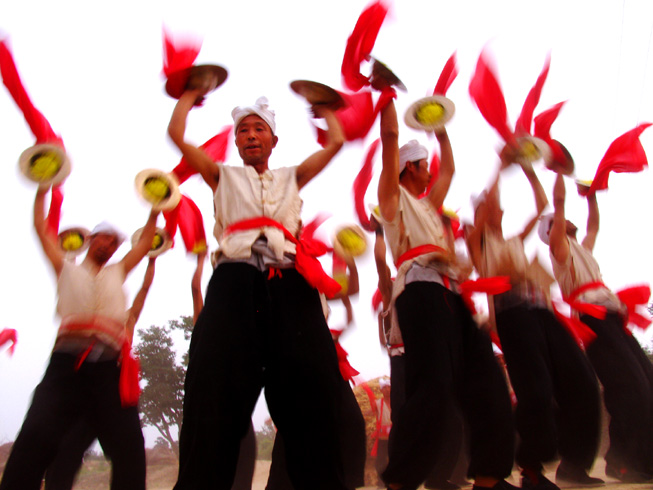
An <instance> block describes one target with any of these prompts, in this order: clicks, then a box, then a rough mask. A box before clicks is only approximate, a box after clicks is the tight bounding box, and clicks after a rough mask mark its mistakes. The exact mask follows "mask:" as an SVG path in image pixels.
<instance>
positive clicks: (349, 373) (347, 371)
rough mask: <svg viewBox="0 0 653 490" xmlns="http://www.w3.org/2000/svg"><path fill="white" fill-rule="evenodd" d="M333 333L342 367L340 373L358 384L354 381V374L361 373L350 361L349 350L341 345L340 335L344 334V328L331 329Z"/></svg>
mask: <svg viewBox="0 0 653 490" xmlns="http://www.w3.org/2000/svg"><path fill="white" fill-rule="evenodd" d="M329 330H330V332H331V335H332V336H333V343H334V345H335V347H336V354H337V355H338V367H339V368H340V374H341V376H342V377H343V379H344V380H345V381H347V382H351V383H352V384H354V385H356V381H354V376H358V375H359V374H360V373H359V372H358V371H356V369H354V368H353V367H352V365H351V364H350V363H349V359H348V356H349V354H348V353H347V351H346V350H345V349H344V348H343V347H342V345H340V340H339V338H340V336H341V335H342V332H343V331H342V330H335V329H329Z"/></svg>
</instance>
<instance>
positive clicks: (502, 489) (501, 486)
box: [472, 480, 519, 490]
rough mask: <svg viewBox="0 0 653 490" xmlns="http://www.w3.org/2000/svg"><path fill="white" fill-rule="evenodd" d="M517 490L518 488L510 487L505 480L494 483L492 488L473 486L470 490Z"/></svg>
mask: <svg viewBox="0 0 653 490" xmlns="http://www.w3.org/2000/svg"><path fill="white" fill-rule="evenodd" d="M490 489H491V490H519V487H516V486H515V485H511V484H510V483H508V482H507V481H506V480H501V481H500V482H498V483H495V484H494V486H493V487H481V486H480V485H476V484H474V486H473V487H472V490H490Z"/></svg>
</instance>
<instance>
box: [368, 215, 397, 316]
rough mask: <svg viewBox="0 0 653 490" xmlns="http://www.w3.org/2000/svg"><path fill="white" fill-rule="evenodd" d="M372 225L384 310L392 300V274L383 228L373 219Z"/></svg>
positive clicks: (375, 260) (375, 261)
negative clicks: (373, 227) (388, 262)
mask: <svg viewBox="0 0 653 490" xmlns="http://www.w3.org/2000/svg"><path fill="white" fill-rule="evenodd" d="M372 220H373V221H372V223H373V224H374V225H375V230H374V232H375V237H376V239H375V241H374V263H375V264H376V272H377V274H378V276H379V283H378V286H379V291H380V292H381V298H382V299H383V309H384V310H385V309H387V308H388V306H389V305H390V300H391V298H392V273H391V272H390V268H389V267H388V264H387V262H386V260H385V258H386V245H385V238H384V237H383V228H382V227H381V225H380V224H379V223H378V222H377V221H376V220H375V219H374V218H372Z"/></svg>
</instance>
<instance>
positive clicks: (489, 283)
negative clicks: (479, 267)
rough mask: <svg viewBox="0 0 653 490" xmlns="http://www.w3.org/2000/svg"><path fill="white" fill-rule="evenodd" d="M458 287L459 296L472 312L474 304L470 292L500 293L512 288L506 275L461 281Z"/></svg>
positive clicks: (474, 307) (473, 312) (474, 309)
mask: <svg viewBox="0 0 653 490" xmlns="http://www.w3.org/2000/svg"><path fill="white" fill-rule="evenodd" d="M458 287H459V288H460V296H461V297H462V298H463V301H465V305H466V306H467V309H468V310H469V311H471V312H472V314H476V306H475V305H474V300H472V294H474V293H485V294H501V293H505V292H506V291H510V289H511V288H512V286H511V285H510V278H509V277H508V276H493V277H482V278H480V279H476V280H469V281H464V282H461V283H460V284H459V286H458Z"/></svg>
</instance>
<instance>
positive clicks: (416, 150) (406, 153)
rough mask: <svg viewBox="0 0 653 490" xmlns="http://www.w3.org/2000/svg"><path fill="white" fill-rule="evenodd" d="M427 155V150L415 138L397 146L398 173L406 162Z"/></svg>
mask: <svg viewBox="0 0 653 490" xmlns="http://www.w3.org/2000/svg"><path fill="white" fill-rule="evenodd" d="M428 157H429V151H428V150H427V149H426V148H425V147H424V146H422V145H420V144H419V142H418V141H417V140H410V141H409V142H408V143H406V144H405V145H404V146H402V147H401V148H399V173H401V172H403V171H404V169H405V168H406V162H416V161H418V160H422V159H426V158H428Z"/></svg>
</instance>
